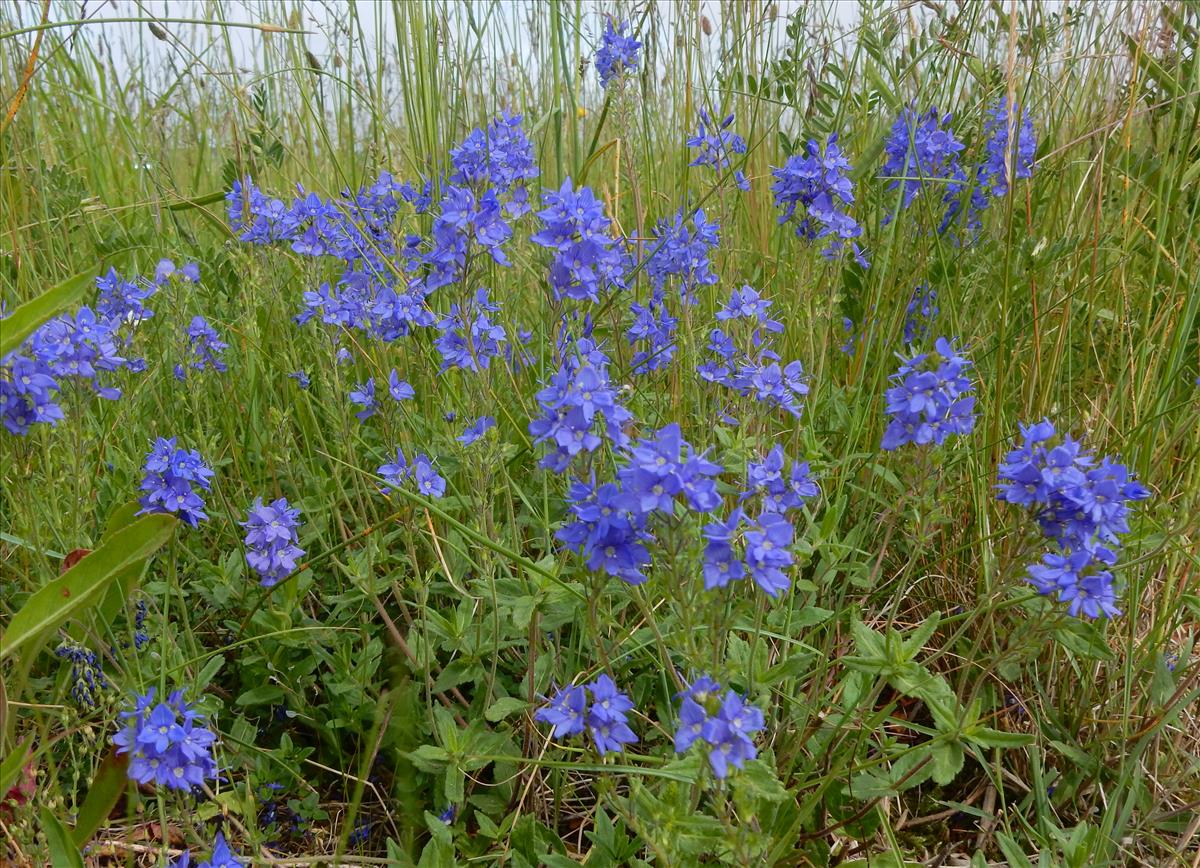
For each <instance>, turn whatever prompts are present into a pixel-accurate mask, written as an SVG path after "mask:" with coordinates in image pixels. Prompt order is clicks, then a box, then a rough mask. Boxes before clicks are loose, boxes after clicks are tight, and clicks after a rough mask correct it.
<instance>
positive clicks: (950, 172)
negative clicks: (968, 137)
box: [880, 106, 967, 229]
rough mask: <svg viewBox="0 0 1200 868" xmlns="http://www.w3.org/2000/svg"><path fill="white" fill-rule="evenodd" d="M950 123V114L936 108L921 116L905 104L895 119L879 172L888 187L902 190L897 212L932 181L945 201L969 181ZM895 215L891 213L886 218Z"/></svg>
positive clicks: (959, 146)
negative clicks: (944, 113)
mask: <svg viewBox="0 0 1200 868" xmlns="http://www.w3.org/2000/svg"><path fill="white" fill-rule="evenodd" d="M949 124H950V115H949V114H947V115H944V116H943V115H941V114H939V113H938V110H937V109H936V108H931V109H930V110H929V111H928V112H926V113H925V114H923V115H918V114H917V111H916V108H915V107H913V106H906V107H905V108H904V109H902V110H901V112H900V115H899V117H897V118H896V122H895V124H893V126H892V131H891V134H890V135H889V136H888V138H887V141H886V142H885V143H884V152H885V154H886V155H887V160H886V161H885V162H884V165H883V169H882V170H881V172H880V175H881V177H883V178H885V179H888V180H889V183H888V189H889V190H899V191H900V206H899V208H898V209H897V210H898V211H903V210H904V209H906V208H908V206H909V205H911V204H912V202H913V200H914V199H916V198H917V196H919V195H920V194H921V192H922V191H923V190H924V189H925V188H926V186H927V185H929V184H930V182H933V189H934V190H935V191H939V190H940V191H941V192H942V200H943V202H946V203H950V202H953V201H954V200H955V199H956V198H957V196H958V193H959V192H960V191H961V190H962V189H963V187H964V185H965V184H966V181H967V175H966V172H964V171H963V169H962V166H961V165H960V164H959V161H958V155H959V152H960V151H962V149H963V145H962V143H961V142H960V141H959V140H958V139H957V138H955V136H954V133H953V132H952V131H951V130H950V128H949ZM894 216H895V214H894V213H893V214H889V215H888V216H887V218H886V220H891V219H892V217H894ZM951 216H952V215H951ZM886 220H885V222H886ZM944 228H945V224H944V223H943V225H942V229H944Z"/></svg>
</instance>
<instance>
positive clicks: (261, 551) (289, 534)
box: [242, 497, 304, 588]
mask: <svg viewBox="0 0 1200 868" xmlns="http://www.w3.org/2000/svg"><path fill="white" fill-rule="evenodd" d="M242 527H244V528H246V549H247V551H246V562H247V563H249V564H250V566H251V568H252V569H253V570H254V571H255V572H256V573H258V574H259V575H260V576H261V577H262V578H261V582H260V584H262V586H263V587H264V588H270V587H272V586H273V585H275V584H276V583H278V582H280V581H282V580H283V579H285V578H287V577H288V576H289V575H290V574H291V573H292V572H293V571H294V570H295V569H296V561H297V560H298V559H299V558H300V556H301V555H303V554H304V549H302V548H300V547H299V546H297V545H296V543H297V541H298V537H297V534H296V529H297V528H298V527H300V510H299V509H295V508H293V507H291V506H289V505H288V502H287V499H286V498H282V497H281V498H279V499H278V500H276V501H274V502H272V503H271V504H270V505H269V506H264V505H263V502H262V498H261V497H257V498H255V499H254V504H253V505H252V506H251V507H250V510H249V513H248V514H247V516H246V521H245V522H243V523H242Z"/></svg>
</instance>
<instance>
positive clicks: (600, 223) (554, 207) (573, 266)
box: [530, 178, 630, 302]
mask: <svg viewBox="0 0 1200 868" xmlns="http://www.w3.org/2000/svg"><path fill="white" fill-rule="evenodd" d="M542 204H543V205H544V206H545V207H544V210H542V211H541V212H539V213H538V217H539V218H540V219H541V221H542V229H541V230H540V231H538V232H536V233H534V234H533V235H532V236H531V237H530V240H531V241H533V243H535V244H538V245H540V246H542V247H547V248H549V249H551V250H553V251H554V259H553V260H552V262H551V264H550V287H551V289H553V290H554V298H555V300H558V299H561V298H572V299H576V300H579V301H593V302H595V301H599V300H600V294H601V293H602V292H607V291H609V290H611V289H624V288H625V286H626V284H625V273H626V271H627V270H628V268H629V264H630V262H629V256H628V255H626V254H625V253H623V252H622V251H621V249H620V248H619V247H617V246H615V245H616V241H615V239H614V238H613V237H612V235H611V224H612V221H611V220H610V219H609V218H608V216H607V215H605V213H604V204H603V203H602V202H600V201H599V200H598V199H597V198H596V196H595V194H594V193H593V192H592V190H591V188H590V187H580V188H579V189H578V190H576V189H575V188H574V187H573V185H572V183H571V179H570V178H567V179H566V180H565V181H563V184H562V187H560V188H559V189H558V190H557V191H553V190H547V191H546V192H545V193H544V194H543V196H542Z"/></svg>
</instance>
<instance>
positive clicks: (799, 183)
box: [771, 133, 868, 268]
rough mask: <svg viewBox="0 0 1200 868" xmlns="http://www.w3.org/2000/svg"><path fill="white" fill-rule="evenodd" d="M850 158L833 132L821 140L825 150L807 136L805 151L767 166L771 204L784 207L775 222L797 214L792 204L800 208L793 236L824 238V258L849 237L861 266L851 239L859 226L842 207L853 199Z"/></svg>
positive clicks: (837, 250)
mask: <svg viewBox="0 0 1200 868" xmlns="http://www.w3.org/2000/svg"><path fill="white" fill-rule="evenodd" d="M850 170H851V166H850V161H849V160H848V159H846V157H845V156H844V155H843V154H842V149H841V148H840V147H839V146H838V144H837V133H832V134H830V136H829V139H828V141H827V142H826V143H825V152H824V153H822V152H821V146H820V145H819V144H818V143H817V141H816V140H815V139H809V140H808V145H807V153H806V154H805V155H804V156H801V155H799V154H793V155H792V156H790V157H788V159H787V162H785V163H784V164H783V166H782V167H781V168H778V169H772V170H771V174H772V175H774V176H775V183H774V184H773V185H772V187H771V190H772V191H773V192H774V194H775V207H777V208H783V209H784V210H783V213H782V214H781V215H780V216H779V222H780V223H787V222H788V221H789V220H794V219H795V218H796V208H797V207H800V208H803V209H804V210H803V219H801V220H799V221H798V222H797V223H796V237H797V238H804V239H807V240H808V241H815V240H817V239H818V238H829V244H828V245H827V246H826V247H825V249H824V250H822V251H821V255H822V256H824V257H825V258H826V259H832V258H834V257H836V256H838V255H839V254H840V253H841V252H842V251H843V249H845V248H846V247H847V242H849V245H848V246H849V247H850V250H851V251H852V252H853V254H854V258H855V260H856V261H857V262H858V264H859V265H861V266H862V267H863V268H866V267H867V266H868V262H867V257H866V255H865V254H864V253H863V251H862V248H861V247H860V246H859V245H858V242H857V241H855V240H854V239H855V238H858V237H859V236H861V235H862V227H861V226H860V225H859V224H858V221H856V220H855V219H854V218H853V217H851V216H850V215H849V214H848V213H847V212H846V207H847V206H849V205H852V204H853V203H854V182H853V181H851V180H850V176H849V174H848V173H849V172H850Z"/></svg>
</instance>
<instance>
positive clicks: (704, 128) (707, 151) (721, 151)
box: [687, 109, 750, 190]
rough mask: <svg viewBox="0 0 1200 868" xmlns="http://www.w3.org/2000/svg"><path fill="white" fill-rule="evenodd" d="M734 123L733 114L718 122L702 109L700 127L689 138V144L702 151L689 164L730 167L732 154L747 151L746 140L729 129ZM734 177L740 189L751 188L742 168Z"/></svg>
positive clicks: (718, 167) (718, 169) (721, 167)
mask: <svg viewBox="0 0 1200 868" xmlns="http://www.w3.org/2000/svg"><path fill="white" fill-rule="evenodd" d="M732 125H733V115H732V114H730V115H727V116H726V117H725V119H724V120H723V121H721V123H720V124H717V123H715V122H714V121H713V119H712V118H710V117H709V116H708V112H707V111H705V110H704V109H701V110H700V128H699V130H697V131H696V135H694V136H692V137H690V138H689V139H688V140H687V146H688V147H689V148H696V149H698V150H699V152H700V153H699V154H697V155H696V158H695V159H693V160H692V161H691V162H690V163H688V165H689V166H709V167H711V168H712V169H713V170H715V171H718V172H719V171H721V170H723V169H726V168H728V167H729V161H730V159H731V155H733V154H744V153H746V140H745V139H743V138H742V137H741V136H739V135H738V134H737V133H735V132H733V131H731V130H730V129H729V127H730V126H732ZM733 179H734V182H735V183H736V184H737V186H738V188H739V189H742V190H749V189H750V182H749V181H748V180H747V179H746V176H745V175H744V174H743V173H742V171H741V169H739V170H737V171H736V172H734V175H733Z"/></svg>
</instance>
